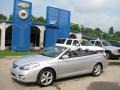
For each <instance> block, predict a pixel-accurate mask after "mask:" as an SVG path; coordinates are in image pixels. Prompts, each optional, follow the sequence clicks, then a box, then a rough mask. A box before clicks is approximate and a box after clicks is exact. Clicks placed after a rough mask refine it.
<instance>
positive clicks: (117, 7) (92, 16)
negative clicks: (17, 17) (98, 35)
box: [0, 0, 120, 32]
mask: <svg viewBox="0 0 120 90" xmlns="http://www.w3.org/2000/svg"><path fill="white" fill-rule="evenodd" d="M24 1H30V2H32V6H33V8H32V14H33V15H34V16H44V17H45V18H46V7H47V6H52V7H57V8H61V9H65V10H68V11H71V22H73V23H78V24H80V25H81V24H82V25H83V26H85V27H90V28H97V27H99V28H100V29H101V30H102V31H105V32H108V30H109V28H110V27H111V26H113V27H114V30H115V31H120V0H24ZM13 3H14V0H0V13H3V14H4V15H6V16H9V15H10V14H12V13H13Z"/></svg>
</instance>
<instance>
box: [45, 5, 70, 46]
mask: <svg viewBox="0 0 120 90" xmlns="http://www.w3.org/2000/svg"><path fill="white" fill-rule="evenodd" d="M46 17H47V18H46V25H47V26H46V32H45V42H44V46H45V48H47V47H50V46H52V45H55V43H56V41H57V39H59V38H68V37H69V32H70V11H66V10H63V9H58V8H54V7H47V16H46Z"/></svg>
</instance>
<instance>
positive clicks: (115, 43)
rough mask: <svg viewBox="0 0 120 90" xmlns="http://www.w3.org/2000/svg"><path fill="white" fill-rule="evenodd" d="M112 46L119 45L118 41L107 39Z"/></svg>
mask: <svg viewBox="0 0 120 90" xmlns="http://www.w3.org/2000/svg"><path fill="white" fill-rule="evenodd" d="M108 42H109V43H110V44H111V45H112V46H116V47H120V43H119V42H118V41H110V40H109V41H108Z"/></svg>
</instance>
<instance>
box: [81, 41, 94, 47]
mask: <svg viewBox="0 0 120 90" xmlns="http://www.w3.org/2000/svg"><path fill="white" fill-rule="evenodd" d="M81 45H82V46H92V44H91V43H90V42H89V41H82V42H81Z"/></svg>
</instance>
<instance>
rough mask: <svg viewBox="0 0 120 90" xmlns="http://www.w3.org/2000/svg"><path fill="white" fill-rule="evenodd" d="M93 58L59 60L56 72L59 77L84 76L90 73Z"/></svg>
mask: <svg viewBox="0 0 120 90" xmlns="http://www.w3.org/2000/svg"><path fill="white" fill-rule="evenodd" d="M92 58H93V57H90V56H89V57H88V56H82V57H73V58H66V59H59V64H58V70H59V76H60V77H68V76H72V75H77V74H85V73H88V72H90V71H91V67H92V66H93V65H92V62H94V61H92V60H91V59H92Z"/></svg>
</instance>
